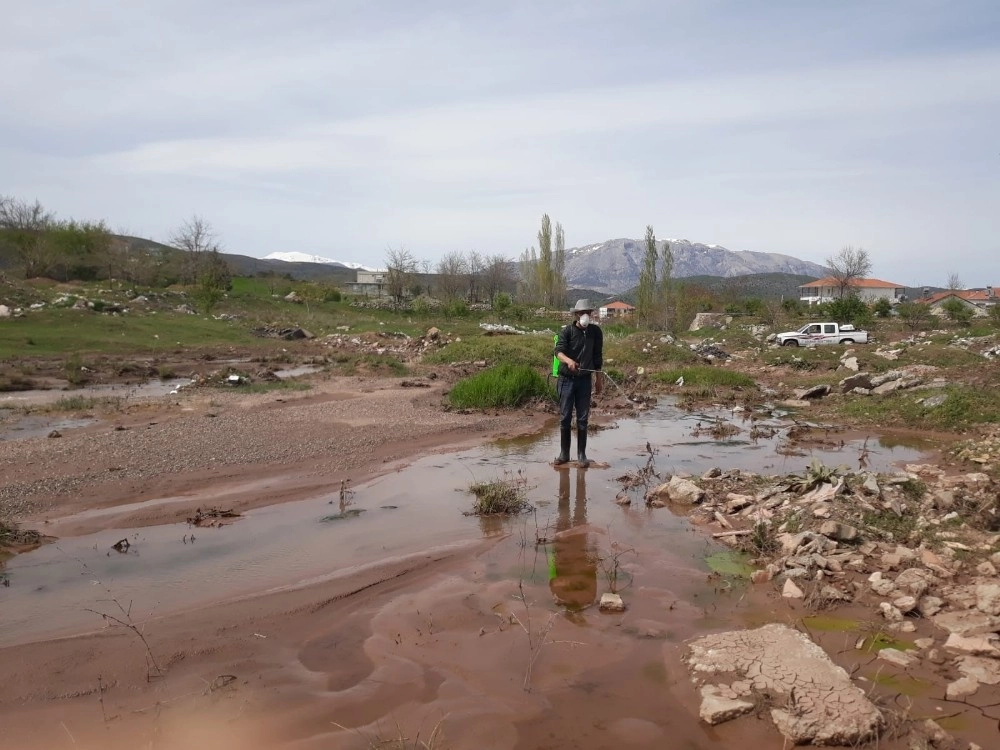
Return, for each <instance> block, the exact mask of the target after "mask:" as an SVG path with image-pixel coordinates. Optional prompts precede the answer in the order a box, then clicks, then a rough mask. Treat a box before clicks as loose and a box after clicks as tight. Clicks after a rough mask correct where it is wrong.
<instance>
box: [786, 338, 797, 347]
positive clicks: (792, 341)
mask: <svg viewBox="0 0 1000 750" xmlns="http://www.w3.org/2000/svg"><path fill="white" fill-rule="evenodd" d="M798 345H799V341H798V339H788V341H786V342H785V343H784V346H798Z"/></svg>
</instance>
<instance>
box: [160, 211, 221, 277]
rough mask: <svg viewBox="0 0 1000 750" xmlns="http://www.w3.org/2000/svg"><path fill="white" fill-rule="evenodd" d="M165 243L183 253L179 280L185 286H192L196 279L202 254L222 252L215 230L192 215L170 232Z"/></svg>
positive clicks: (204, 221)
mask: <svg viewBox="0 0 1000 750" xmlns="http://www.w3.org/2000/svg"><path fill="white" fill-rule="evenodd" d="M167 242H169V243H170V244H171V245H172V246H173V247H176V248H177V249H178V250H183V251H184V253H185V255H184V258H183V260H182V262H181V276H182V279H181V280H182V281H183V282H184V283H186V284H193V283H194V281H195V280H196V279H197V277H198V272H199V270H200V266H201V264H202V254H203V253H211V252H215V253H218V252H221V250H222V247H221V245H220V244H219V242H218V235H217V234H216V232H215V229H213V227H212V225H211V224H210V223H208V222H207V221H206V220H205V219H204V218H202V217H201V216H199V215H198V214H193V215H192V216H191V218H190V219H187V220H186V221H185V222H184V223H183V224H181V225H180V226H179V227H178V228H177V229H175V230H174V231H173V232H171V234H170V237H169V238H168V239H167Z"/></svg>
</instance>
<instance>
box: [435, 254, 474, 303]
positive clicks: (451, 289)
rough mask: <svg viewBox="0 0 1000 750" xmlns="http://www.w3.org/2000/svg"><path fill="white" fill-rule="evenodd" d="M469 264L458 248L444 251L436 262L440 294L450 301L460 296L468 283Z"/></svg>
mask: <svg viewBox="0 0 1000 750" xmlns="http://www.w3.org/2000/svg"><path fill="white" fill-rule="evenodd" d="M468 273H469V265H468V263H467V262H466V260H465V256H463V255H462V253H460V252H459V251H458V250H453V251H452V252H450V253H446V254H445V255H444V256H443V257H442V258H441V260H439V261H438V264H437V288H438V293H439V294H440V296H441V297H442V298H443V299H445V300H447V301H448V302H451V301H452V300H456V299H458V298H459V297H461V296H462V294H463V293H464V292H465V289H466V286H467V284H468V279H467V278H466V276H467V275H468Z"/></svg>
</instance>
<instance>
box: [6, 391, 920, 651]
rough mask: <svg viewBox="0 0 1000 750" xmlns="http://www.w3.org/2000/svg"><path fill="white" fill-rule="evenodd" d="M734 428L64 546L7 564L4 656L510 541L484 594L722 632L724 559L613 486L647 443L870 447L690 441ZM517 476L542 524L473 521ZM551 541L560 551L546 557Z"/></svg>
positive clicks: (423, 475)
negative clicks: (716, 614) (587, 457)
mask: <svg viewBox="0 0 1000 750" xmlns="http://www.w3.org/2000/svg"><path fill="white" fill-rule="evenodd" d="M724 416H731V415H729V414H728V412H725V413H722V414H721V415H720V414H715V413H712V414H700V415H699V414H687V413H684V412H681V411H679V410H677V409H675V408H674V407H672V406H670V405H662V406H660V407H658V408H657V409H655V410H653V411H651V412H648V413H645V414H643V415H641V416H639V417H638V418H636V419H626V420H622V421H620V422H619V423H618V425H617V427H616V428H613V429H605V430H601V431H596V432H595V433H594V434H593V436H592V438H591V443H590V450H589V452H590V454H591V458H592V459H595V460H598V461H601V462H603V463H606V464H608V465H609V467H610V468H604V469H599V468H592V469H589V470H579V469H575V468H574V469H568V470H566V469H564V470H555V469H553V467H552V466H551V465H550V463H549V462H550V461H551V459H552V456H553V455H554V454H555V452H556V451H557V448H556V444H555V437H554V436H553V435H552V434H551V433H546V434H544V435H539V436H535V437H533V438H528V439H522V440H515V441H505V442H501V443H497V444H494V445H490V446H486V447H483V448H478V449H475V450H468V451H463V452H460V453H455V454H449V455H441V456H429V457H425V458H423V459H420V460H418V461H415V462H414V463H412V464H410V465H407V466H405V467H402V466H401V467H397V470H396V471H395V472H393V473H390V474H387V475H385V476H383V477H381V478H379V479H376V480H374V481H371V482H369V483H367V484H365V485H363V486H360V487H358V488H356V495H355V496H354V497H353V498H352V502H351V504H350V506H349V507H348V508H347V512H346V513H344V514H342V515H341V514H340V512H339V511H340V508H339V497H338V490H339V487H331V488H330V492H329V494H328V495H324V496H320V497H316V498H313V499H309V500H304V501H299V502H294V503H286V504H282V505H276V506H271V507H266V508H261V509H258V510H254V511H251V512H249V513H247V514H246V515H245V516H244V517H242V518H240V519H237V520H236V521H235V522H233V523H230V524H227V525H225V526H222V527H219V528H193V527H190V526H188V525H187V524H168V525H162V526H153V527H144V528H140V529H121V530H110V531H103V532H100V533H96V534H88V535H85V536H75V537H66V538H63V539H60V540H59V541H58V542H57V543H55V544H51V545H46V546H44V547H42V548H40V549H38V550H36V551H34V552H30V553H27V554H24V555H20V556H18V557H17V558H15V559H13V560H11V561H10V562H9V563H8V565H7V568H6V574H7V576H8V577H9V579H10V586H9V587H4V588H0V612H2V618H0V646H7V645H12V644H17V643H23V642H27V641H33V640H38V639H42V638H46V637H51V636H58V635H68V634H71V633H75V632H82V631H85V630H90V629H96V628H98V627H100V625H101V620H100V618H99V617H98V616H97V615H95V614H94V613H93V612H89V611H88V610H93V609H96V610H99V611H103V610H104V609H106V608H108V607H114V606H115V605H114V603H113V602H112V601H111V600H112V599H117V600H118V601H120V602H131V606H132V613H133V616H134V617H136V618H137V619H143V618H146V617H148V616H150V615H161V614H166V613H170V612H175V611H181V610H184V609H188V608H193V607H197V606H199V605H204V604H208V603H211V602H217V601H224V600H228V599H232V598H235V597H241V596H246V595H251V594H255V593H260V592H265V591H268V590H273V589H276V588H280V587H287V586H295V585H301V584H304V583H308V582H311V581H316V580H319V579H323V578H325V577H331V576H337V575H342V574H344V573H345V571H349V570H351V569H355V568H357V567H358V566H364V565H367V564H372V563H375V562H378V561H383V560H385V559H386V558H391V557H396V556H401V555H406V554H412V553H415V552H421V551H426V550H430V549H433V548H436V547H441V546H445V545H453V544H456V543H469V542H474V541H475V540H480V539H482V538H483V537H494V536H500V535H504V534H506V535H508V537H507V539H506V540H505V541H504V542H503V543H501V544H499V545H495V546H494V547H493V548H492V551H491V553H490V554H489V555H487V556H486V557H485V558H484V563H483V564H484V568H483V571H482V575H483V580H484V581H487V582H498V583H499V582H510V581H521V582H523V584H524V585H527V586H529V587H536V588H537V589H538V592H541V593H540V594H539V595H541V594H544V595H545V596H546V597H548V598H551V599H552V601H554V602H555V603H557V604H558V605H560V606H561V607H563V608H564V609H565V611H567V612H569V613H574V612H581V611H584V610H586V609H587V608H588V607H591V606H592V605H593V604H594V602H595V600H596V599H597V598H598V597H599V594H600V593H602V592H604V591H607V590H608V589H609V587H610V586H611V585H612V580H614V581H615V583H614V585H615V587H618V588H621V587H626V588H627V587H636V588H638V587H640V586H642V587H645V588H646V589H647V590H648V591H650V592H654V593H655V596H652V597H651V600H655V601H657V602H659V603H660V605H664V604H668V603H674V604H675V606H684V607H688V608H692V609H691V611H692V612H694V613H701V614H699V615H698V617H696V618H688V619H689V620H692V619H695V620H697V619H703V620H704V624H705V626H712V625H713V624H715V625H717V624H718V621H716V620H713V619H712V610H713V608H714V607H716V606H717V604H715V603H713V602H714V599H713V596H714V594H713V592H714V591H715V590H716V589H722V590H729V589H730V588H731V585H730V584H729V583H725V584H724V585H721V586H720V585H719V583H718V582H717V581H716V582H711V583H709V582H708V580H709V579H708V577H707V575H708V570H707V567H706V566H705V564H704V557H705V556H706V555H707V554H709V553H710V552H712V551H714V550H715V547H714V545H712V544H711V543H710V542H709V541H707V540H706V539H705V538H704V536H703V535H702V534H700V533H698V532H695V531H693V530H692V529H691V527H690V526H689V524H688V523H687V522H686V521H685V520H684V519H682V518H679V517H677V516H675V515H673V514H671V513H670V512H669V511H667V510H665V509H661V510H649V509H646V508H645V507H644V506H643V505H642V503H641V502H637V503H636V504H635V507H632V508H621V507H619V506H618V505H616V504H615V503H614V497H615V495H616V493H617V491H618V489H619V486H618V484H617V483H616V482H615V481H614V478H615V477H616V476H619V475H620V474H621V473H623V472H624V471H627V470H631V469H635V468H636V467H638V466H641V465H643V464H644V463H645V460H646V456H645V453H644V450H645V446H646V443H647V442H648V443H649V444H650V446H651V447H653V448H654V450H655V451H657V453H656V456H655V460H656V467H657V469H658V470H661V471H670V472H676V471H689V472H692V473H700V472H702V471H704V470H705V469H707V468H709V467H712V466H721V467H725V468H732V467H738V468H742V469H746V470H754V471H765V472H769V473H783V472H792V471H801V470H802V469H803V468H804V467H805V466H806V465H807V464H808V462H809V460H810V458H811V457H812V456H816V457H817V458H819V459H820V460H822V461H824V462H825V463H827V464H840V463H852V462H854V461H855V460H856V459H857V456H858V453H859V451H860V442H857V441H855V442H853V443H852V442H848V443H846V444H844V445H843V446H841V445H840V444H839V443H838V442H836V441H833V442H832V444H831V445H830V446H829V447H827V448H824V449H822V450H815V451H813V452H811V453H809V455H806V456H801V455H797V456H787V455H784V454H783V453H781V452H778V451H779V450H780V446H781V445H782V434H781V432H780V431H779V432H778V433H777V434H776V435H775V436H774V437H771V438H768V439H759V440H756V441H751V440H750V439H749V438H748V437H744V435H745V434H746V429H744V432H743V433H740V434H737V435H735V436H734V437H733V438H732V439H728V440H714V439H712V438H711V437H708V436H702V437H694V436H693V435H692V432H693V431H694V430H695V429H696V428H697V427H698V426H699V425H704V424H711V423H714V422H715V420H716V419H717V418H719V417H724ZM868 448H869V454H868V461H869V463H870V464H871V465H872V466H873V468H876V469H887V468H889V467H890V466H891V465H892V464H894V463H897V462H903V461H912V460H914V459H915V458H917V457H918V455H919V453H918V452H917V450H915V449H913V448H908V447H905V446H899V445H895V446H893V447H878V446H877V444H876V442H875V441H869V444H868ZM518 473H519V476H521V477H522V478H523V481H524V482H525V483H526V484H527V486H528V488H529V497H530V499H531V501H532V503H533V504H534V505H535V507H536V509H537V510H536V512H535V513H533V514H529V515H526V516H522V517H520V518H518V519H514V520H502V519H495V518H486V519H482V518H476V517H472V516H466V515H464V514H463V511H466V510H468V509H469V508H470V506H471V496H470V495H469V494H468V492H467V491H466V489H467V488H468V486H469V485H470V484H471V483H472V482H473V481H488V480H491V479H495V478H497V477H501V476H505V475H506V476H514V475H518ZM638 499H639V498H637V500H638ZM183 502H188V503H190V504H191V505H192V507H191V508H190V510H191V513H192V515H193V512H194V506H195V505H196V504H200V505H202V507H204V506H205V505H206V503H205V499H204V498H201V499H200V500H198V501H193V500H190V499H185V498H176V497H172V498H159V499H156V500H152V501H149V502H148V503H142V504H136V505H135V506H134V507H135V508H139V507H149V506H153V505H157V504H160V505H163V504H173V503H183ZM208 504H210V503H208ZM117 510H118V511H120V510H121V508H119V509H117ZM110 512H112V510H111V509H109V510H99V511H90V512H89V513H91V514H94V513H110ZM84 515H86V514H84ZM58 529H59V525H58V524H55V525H54V526H53V527H52V532H51V533H54V534H57V535H58V533H59V532H58ZM538 538H544V539H546V540H549V542H548V543H545V544H539V545H536V539H538ZM120 539H127V540H128V541H129V543H130V547H129V551H128V552H126V553H124V554H122V553H118V552H115V551H113V550H112V549H111V546H112V545H113V544H114V543H115V542H117V541H118V540H120ZM621 550H634V551H628V552H625V553H623V554H621V555H619V556H618V559H617V566H616V564H615V554H616V551H621ZM609 575H610V576H612V578H611V579H609Z"/></svg>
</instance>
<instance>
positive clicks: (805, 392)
mask: <svg viewBox="0 0 1000 750" xmlns="http://www.w3.org/2000/svg"><path fill="white" fill-rule="evenodd" d="M829 392H830V386H829V385H826V384H825V383H824V384H823V385H814V386H812V387H811V388H801V389H799V390H797V391H795V398H797V399H802V400H805V399H810V398H823V396H825V395H826V394H828V393H829Z"/></svg>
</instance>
